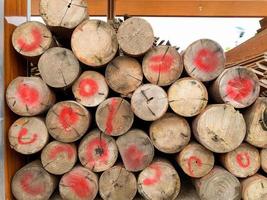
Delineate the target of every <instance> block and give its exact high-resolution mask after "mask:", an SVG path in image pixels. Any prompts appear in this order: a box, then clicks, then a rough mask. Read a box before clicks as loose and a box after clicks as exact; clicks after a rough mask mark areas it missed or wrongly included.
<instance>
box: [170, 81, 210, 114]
mask: <svg viewBox="0 0 267 200" xmlns="http://www.w3.org/2000/svg"><path fill="white" fill-rule="evenodd" d="M168 100H169V104H170V107H171V109H172V110H173V111H174V112H175V113H177V114H178V115H181V116H184V117H192V116H195V115H198V114H199V113H200V112H201V111H203V109H205V107H206V106H207V104H208V92H207V89H206V87H205V85H203V84H202V83H201V82H200V81H198V80H196V79H193V78H182V79H179V80H177V81H176V82H175V83H173V84H172V85H171V87H170V88H169V90H168Z"/></svg>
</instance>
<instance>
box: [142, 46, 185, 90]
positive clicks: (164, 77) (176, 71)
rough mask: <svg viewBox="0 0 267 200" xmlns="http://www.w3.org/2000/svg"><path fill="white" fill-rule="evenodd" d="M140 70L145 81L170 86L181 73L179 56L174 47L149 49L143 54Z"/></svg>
mask: <svg viewBox="0 0 267 200" xmlns="http://www.w3.org/2000/svg"><path fill="white" fill-rule="evenodd" d="M142 68H143V72H144V75H145V77H146V79H147V80H148V81H149V82H150V83H152V84H156V85H160V86H167V85H170V84H171V83H173V82H174V81H176V80H177V79H178V78H179V77H180V76H181V74H182V72H183V65H182V61H181V56H180V54H179V53H178V51H177V50H176V49H175V48H174V47H171V46H166V45H161V46H157V47H153V48H151V49H150V50H149V51H148V52H147V53H146V54H145V57H144V59H143V63H142Z"/></svg>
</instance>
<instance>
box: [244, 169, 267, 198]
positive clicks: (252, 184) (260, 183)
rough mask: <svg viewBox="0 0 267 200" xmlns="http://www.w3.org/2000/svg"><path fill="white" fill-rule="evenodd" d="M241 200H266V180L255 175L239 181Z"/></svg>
mask: <svg viewBox="0 0 267 200" xmlns="http://www.w3.org/2000/svg"><path fill="white" fill-rule="evenodd" d="M241 185H242V199H243V200H264V199H267V178H266V177H265V176H262V175H259V174H255V175H254V176H251V177H249V178H246V179H244V180H243V181H241Z"/></svg>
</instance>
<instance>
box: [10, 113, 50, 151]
mask: <svg viewBox="0 0 267 200" xmlns="http://www.w3.org/2000/svg"><path fill="white" fill-rule="evenodd" d="M8 139H9V143H10V147H11V148H12V149H14V150H15V151H17V152H19V153H22V154H26V155H28V154H34V153H36V152H38V151H40V150H41V149H42V148H43V147H44V146H45V145H46V144H47V143H48V139H49V134H48V131H47V128H46V126H45V123H44V120H43V119H41V118H38V117H22V118H19V119H18V120H16V121H15V122H14V123H13V124H12V125H11V127H10V128H9V131H8Z"/></svg>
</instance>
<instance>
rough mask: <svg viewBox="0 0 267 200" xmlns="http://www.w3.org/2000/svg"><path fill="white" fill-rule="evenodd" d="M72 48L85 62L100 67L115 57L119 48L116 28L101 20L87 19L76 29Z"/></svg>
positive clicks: (72, 38) (72, 39)
mask: <svg viewBox="0 0 267 200" xmlns="http://www.w3.org/2000/svg"><path fill="white" fill-rule="evenodd" d="M71 48H72V50H73V52H74V54H75V55H76V57H77V58H78V59H79V60H80V61H81V62H82V63H84V64H86V65H89V66H91V67H99V66H102V65H105V64H107V63H108V62H109V61H111V60H112V59H113V57H114V56H115V54H116V53H117V50H118V41H117V38H116V33H115V30H114V29H113V28H112V27H111V26H110V25H109V24H108V23H106V22H104V21H101V20H85V21H84V22H82V23H81V24H80V25H79V26H77V28H76V29H75V30H74V32H73V34H72V37H71Z"/></svg>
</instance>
